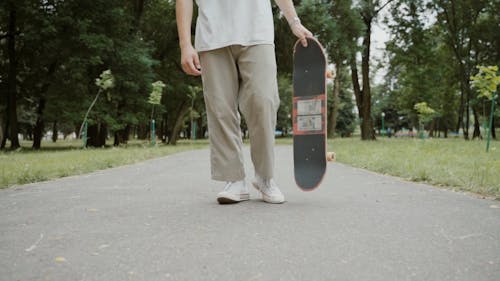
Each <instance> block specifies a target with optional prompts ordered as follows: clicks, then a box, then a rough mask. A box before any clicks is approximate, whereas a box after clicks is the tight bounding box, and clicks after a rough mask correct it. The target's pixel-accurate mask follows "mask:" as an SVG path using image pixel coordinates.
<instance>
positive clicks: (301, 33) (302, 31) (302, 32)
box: [290, 22, 313, 47]
mask: <svg viewBox="0 0 500 281" xmlns="http://www.w3.org/2000/svg"><path fill="white" fill-rule="evenodd" d="M290 28H291V29H292V32H293V34H295V36H297V37H298V38H299V39H300V42H301V43H302V46H304V47H307V39H306V38H307V37H313V34H312V33H311V31H309V30H307V28H305V27H304V26H303V25H302V24H301V23H300V22H297V23H294V24H292V26H290Z"/></svg>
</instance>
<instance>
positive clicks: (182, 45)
mask: <svg viewBox="0 0 500 281" xmlns="http://www.w3.org/2000/svg"><path fill="white" fill-rule="evenodd" d="M191 46H193V44H191V41H179V47H180V48H181V49H183V48H186V47H191Z"/></svg>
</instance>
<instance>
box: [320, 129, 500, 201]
mask: <svg viewBox="0 0 500 281" xmlns="http://www.w3.org/2000/svg"><path fill="white" fill-rule="evenodd" d="M329 148H330V150H333V151H336V153H337V160H338V161H339V162H341V163H345V164H349V165H352V166H355V167H360V168H365V169H368V170H371V171H375V172H379V173H383V174H389V175H394V176H398V177H402V178H405V179H408V180H411V181H418V182H427V183H431V184H433V185H440V186H447V187H451V188H452V189H455V190H462V191H470V192H474V193H478V194H481V195H486V196H493V197H495V198H496V199H500V142H498V141H495V142H492V143H491V146H490V152H489V153H486V152H485V148H486V142H485V141H465V140H462V139H425V140H420V139H393V138H392V139H388V138H379V139H378V140H377V141H368V142H366V141H360V140H359V139H335V140H330V141H329Z"/></svg>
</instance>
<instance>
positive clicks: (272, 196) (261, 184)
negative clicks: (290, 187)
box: [252, 177, 285, 204]
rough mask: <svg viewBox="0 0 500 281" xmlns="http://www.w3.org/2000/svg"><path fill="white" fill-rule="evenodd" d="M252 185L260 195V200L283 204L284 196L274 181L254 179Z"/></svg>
mask: <svg viewBox="0 0 500 281" xmlns="http://www.w3.org/2000/svg"><path fill="white" fill-rule="evenodd" d="M252 184H253V186H254V187H255V188H256V189H257V190H258V191H260V193H262V200H264V201H266V202H267V203H274V204H279V203H283V202H285V196H284V195H283V193H281V191H280V189H279V188H278V186H277V185H276V183H275V182H274V180H272V179H271V180H263V179H261V178H260V177H256V178H255V179H254V180H253V182H252Z"/></svg>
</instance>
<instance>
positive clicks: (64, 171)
mask: <svg viewBox="0 0 500 281" xmlns="http://www.w3.org/2000/svg"><path fill="white" fill-rule="evenodd" d="M30 145H31V143H28V142H26V143H23V144H22V147H23V148H22V149H20V150H18V151H5V152H0V188H5V187H8V186H12V185H14V184H26V183H32V182H38V181H45V180H49V179H54V178H59V177H65V176H70V175H78V174H84V173H89V172H92V171H96V170H101V169H105V168H111V167H116V166H120V165H124V164H130V163H136V162H139V161H143V160H146V159H151V158H155V157H160V156H165V155H168V154H172V153H176V152H180V151H186V150H192V149H198V148H204V147H207V146H208V141H205V140H202V141H196V142H190V141H180V142H178V144H177V145H176V146H171V145H163V144H158V145H157V146H156V147H152V146H151V145H149V144H148V143H147V142H141V141H132V142H130V143H129V144H128V145H127V146H123V147H110V148H102V149H82V148H81V145H82V144H81V141H72V142H68V141H59V142H57V143H52V142H44V143H42V149H41V150H40V151H33V150H32V149H30V148H27V147H30Z"/></svg>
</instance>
